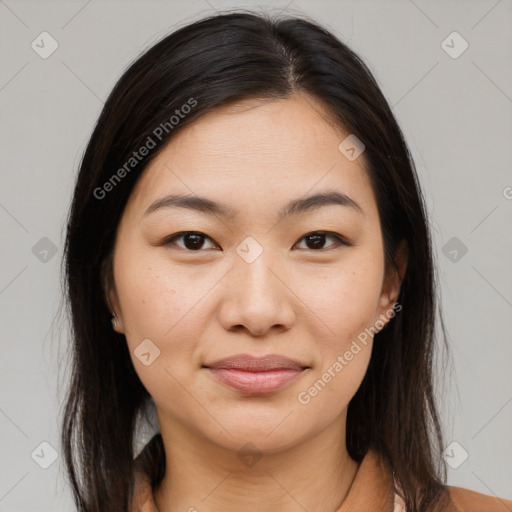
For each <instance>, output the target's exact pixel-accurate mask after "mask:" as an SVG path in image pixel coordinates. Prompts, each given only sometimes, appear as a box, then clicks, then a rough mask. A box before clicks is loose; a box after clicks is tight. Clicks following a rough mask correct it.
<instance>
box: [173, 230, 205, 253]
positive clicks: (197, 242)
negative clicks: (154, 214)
mask: <svg viewBox="0 0 512 512" xmlns="http://www.w3.org/2000/svg"><path fill="white" fill-rule="evenodd" d="M180 239H182V240H183V245H180V244H178V243H176V242H175V241H176V240H180ZM206 240H211V238H210V237H209V236H207V235H205V234H204V233H200V232H199V231H183V232H182V233H177V234H176V235H173V236H171V237H170V238H167V239H166V241H165V245H169V244H172V245H176V246H178V247H180V248H181V249H186V250H189V251H199V250H201V249H204V245H205V241H206Z"/></svg>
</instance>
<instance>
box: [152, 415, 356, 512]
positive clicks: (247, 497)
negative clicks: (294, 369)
mask: <svg viewBox="0 0 512 512" xmlns="http://www.w3.org/2000/svg"><path fill="white" fill-rule="evenodd" d="M167 427H169V428H162V437H163V441H164V446H165V454H166V474H165V477H164V479H163V481H162V483H161V485H160V486H159V487H158V488H157V489H155V491H154V500H155V504H156V506H157V508H158V510H159V512H176V511H189V512H195V511H201V512H221V511H222V512H223V511H225V510H235V509H236V510H237V512H256V511H258V512H262V511H265V510H269V511H270V510H272V511H273V510H279V511H281V512H299V511H300V512H303V511H304V510H307V511H308V512H335V511H337V510H338V509H339V507H340V506H341V505H342V503H343V502H344V500H345V498H346V496H347V494H348V491H349V489H350V486H351V485H352V482H353V480H354V478H355V475H356V472H357V469H358V464H357V462H355V461H354V460H353V459H352V458H351V457H350V456H349V454H348V452H347V450H346V446H345V429H344V423H343V425H340V422H334V423H333V424H331V426H330V427H328V428H327V429H326V430H324V431H322V432H321V433H319V434H317V435H316V436H314V437H312V438H310V439H308V440H307V441H305V442H303V443H301V444H299V445H294V446H293V447H291V448H287V449H278V448H276V449H275V450H272V452H271V453H269V451H265V452H264V453H260V452H257V453H256V454H253V458H251V456H248V457H242V455H241V453H240V452H238V453H236V452H234V451H232V450H227V449H225V448H223V447H220V446H219V445H217V444H213V443H212V442H211V441H210V440H207V439H205V438H204V437H199V436H197V435H195V434H194V433H192V432H191V431H190V430H187V429H186V428H185V427H184V426H183V425H172V428H171V426H170V425H167ZM241 445H243V443H241Z"/></svg>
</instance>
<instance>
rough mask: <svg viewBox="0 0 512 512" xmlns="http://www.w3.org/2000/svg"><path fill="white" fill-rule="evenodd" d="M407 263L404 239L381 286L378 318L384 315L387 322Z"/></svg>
mask: <svg viewBox="0 0 512 512" xmlns="http://www.w3.org/2000/svg"><path fill="white" fill-rule="evenodd" d="M407 262H408V247H407V242H406V240H405V239H403V240H401V241H400V243H399V244H398V246H397V249H396V251H395V257H394V265H393V266H392V267H391V268H390V269H389V270H388V272H387V275H386V276H385V279H384V283H383V286H382V292H381V297H380V308H379V309H380V311H379V314H380V315H381V317H380V318H382V316H383V315H384V316H385V317H386V318H387V320H386V323H387V322H388V321H389V318H391V315H392V311H393V310H394V308H395V305H396V303H397V300H398V297H399V295H400V288H401V285H402V281H403V280H404V277H405V274H406V270H407Z"/></svg>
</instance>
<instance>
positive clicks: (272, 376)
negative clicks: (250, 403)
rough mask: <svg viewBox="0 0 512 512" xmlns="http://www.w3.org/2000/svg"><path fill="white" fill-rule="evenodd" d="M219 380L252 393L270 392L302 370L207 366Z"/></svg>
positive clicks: (292, 378)
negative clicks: (250, 370) (250, 369)
mask: <svg viewBox="0 0 512 512" xmlns="http://www.w3.org/2000/svg"><path fill="white" fill-rule="evenodd" d="M208 369H209V370H210V372H211V373H212V374H213V375H215V377H217V378H218V379H219V380H220V381H221V382H223V383H224V384H227V385H228V386H230V387H232V388H234V389H237V390H238V391H242V392H243V393H248V394H252V395H258V394H264V393H272V392H274V391H277V390H278V389H281V388H282V387H283V386H285V385H286V384H288V383H289V382H291V381H292V380H294V379H296V378H297V377H298V376H299V375H302V373H303V371H304V370H289V369H283V370H269V371H266V372H265V371H264V372H249V371H243V370H237V369H226V368H208Z"/></svg>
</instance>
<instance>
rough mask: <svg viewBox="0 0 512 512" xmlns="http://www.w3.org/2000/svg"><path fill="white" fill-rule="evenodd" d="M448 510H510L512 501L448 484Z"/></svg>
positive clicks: (472, 511) (455, 511)
mask: <svg viewBox="0 0 512 512" xmlns="http://www.w3.org/2000/svg"><path fill="white" fill-rule="evenodd" d="M446 490H447V492H448V495H449V499H450V505H451V508H450V509H449V511H450V512H452V511H453V512H484V511H485V512H512V501H511V500H507V499H504V498H499V497H496V496H490V495H487V494H482V493H479V492H476V491H472V490H470V489H465V488H463V487H455V486H450V485H448V486H447V487H446Z"/></svg>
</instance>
